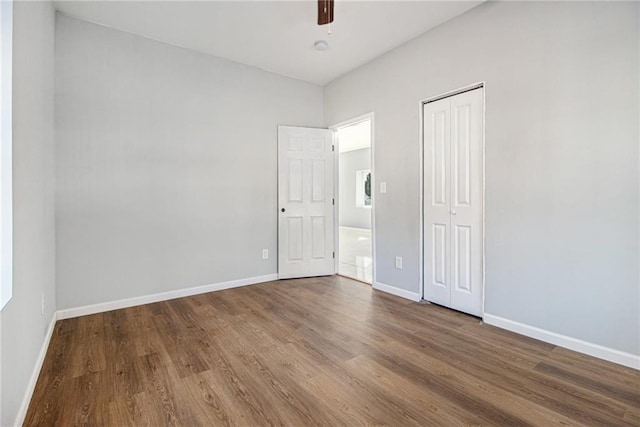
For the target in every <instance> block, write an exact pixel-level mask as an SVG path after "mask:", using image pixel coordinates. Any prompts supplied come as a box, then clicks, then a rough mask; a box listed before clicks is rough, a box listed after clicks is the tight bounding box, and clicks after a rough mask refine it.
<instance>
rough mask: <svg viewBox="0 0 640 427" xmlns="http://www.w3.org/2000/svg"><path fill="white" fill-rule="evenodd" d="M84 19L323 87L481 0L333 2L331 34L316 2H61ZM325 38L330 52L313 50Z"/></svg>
mask: <svg viewBox="0 0 640 427" xmlns="http://www.w3.org/2000/svg"><path fill="white" fill-rule="evenodd" d="M54 3H55V6H56V9H57V10H59V11H61V12H64V13H67V14H69V15H72V16H75V17H78V18H81V19H85V20H87V21H91V22H95V23H99V24H103V25H107V26H109V27H113V28H116V29H119V30H123V31H128V32H131V33H134V34H138V35H141V36H144V37H148V38H151V39H154V40H158V41H162V42H165V43H171V44H174V45H178V46H182V47H185V48H189V49H194V50H197V51H200V52H205V53H210V54H212V55H216V56H219V57H222V58H226V59H230V60H232V61H237V62H240V63H243V64H247V65H252V66H255V67H258V68H262V69H264V70H268V71H272V72H275V73H278V74H283V75H286V76H290V77H295V78H297V79H300V80H305V81H308V82H312V83H316V84H319V85H324V84H326V83H328V82H330V81H331V80H333V79H335V78H337V77H339V76H340V75H342V74H345V73H347V72H348V71H350V70H353V69H354V68H357V67H358V66H360V65H362V64H365V63H367V62H369V61H370V60H372V59H374V58H375V57H377V56H379V55H381V54H383V53H385V52H387V51H389V50H391V49H393V48H395V47H397V46H399V45H401V44H403V43H404V42H406V41H408V40H410V39H412V38H414V37H416V36H418V35H420V34H422V33H424V32H425V31H428V30H430V29H431V28H434V27H435V26H437V25H439V24H441V23H443V22H445V21H447V20H449V19H451V18H453V17H455V16H457V15H460V14H462V13H464V12H466V11H467V10H469V9H471V8H472V7H474V6H476V5H478V4H480V3H481V1H454V0H448V1H342V0H336V2H335V21H334V23H333V24H331V29H332V32H333V34H332V35H330V36H329V35H327V27H326V26H323V27H319V26H318V25H317V24H316V7H317V6H316V0H298V1H279V2H273V1H238V0H236V1H100V0H83V1H56V2H54ZM320 39H324V40H326V41H327V42H328V43H329V49H328V50H326V51H324V52H319V51H316V50H315V49H314V48H313V44H314V42H315V41H316V40H320Z"/></svg>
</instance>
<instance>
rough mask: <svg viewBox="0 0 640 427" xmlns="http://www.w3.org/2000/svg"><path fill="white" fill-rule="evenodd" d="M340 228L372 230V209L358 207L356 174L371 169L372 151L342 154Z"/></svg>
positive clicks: (355, 151) (340, 166) (361, 150)
mask: <svg viewBox="0 0 640 427" xmlns="http://www.w3.org/2000/svg"><path fill="white" fill-rule="evenodd" d="M339 169H340V171H339V174H340V175H339V176H340V205H339V207H340V215H339V217H340V226H341V227H354V228H367V229H370V228H371V208H370V207H369V208H364V207H359V206H356V185H357V183H356V172H357V171H359V170H365V169H371V149H370V148H362V149H360V150H353V151H347V152H346V153H340V160H339Z"/></svg>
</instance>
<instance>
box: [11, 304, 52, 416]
mask: <svg viewBox="0 0 640 427" xmlns="http://www.w3.org/2000/svg"><path fill="white" fill-rule="evenodd" d="M57 320H58V312H55V313H53V316H51V322H49V328H48V329H47V333H46V335H45V337H44V341H43V342H42V347H41V348H40V353H39V354H38V358H37V359H36V364H35V366H34V367H33V372H32V373H31V378H30V379H29V384H27V390H26V391H25V393H24V397H23V398H22V403H21V404H20V409H19V410H18V414H17V415H16V421H15V423H14V424H13V425H15V426H21V425H22V424H23V423H24V419H25V417H26V416H27V409H29V403H31V397H32V396H33V391H34V390H35V389H36V383H37V382H38V377H39V376H40V370H41V369H42V365H43V363H44V358H45V356H46V355H47V350H48V349H49V343H50V342H51V337H52V336H53V331H55V329H56V321H57Z"/></svg>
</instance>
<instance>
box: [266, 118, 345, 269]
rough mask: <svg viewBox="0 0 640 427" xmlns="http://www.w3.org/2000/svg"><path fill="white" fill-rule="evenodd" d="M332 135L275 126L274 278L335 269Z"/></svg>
mask: <svg viewBox="0 0 640 427" xmlns="http://www.w3.org/2000/svg"><path fill="white" fill-rule="evenodd" d="M333 156H334V153H333V133H332V132H331V131H330V130H328V129H311V128H298V127H290V126H279V127H278V205H279V206H278V277H280V278H281V279H284V278H292V277H310V276H322V275H329V274H333V273H334V272H335V262H334V258H333V253H334V239H333V236H334V234H333V228H334V211H333V165H334V157H333Z"/></svg>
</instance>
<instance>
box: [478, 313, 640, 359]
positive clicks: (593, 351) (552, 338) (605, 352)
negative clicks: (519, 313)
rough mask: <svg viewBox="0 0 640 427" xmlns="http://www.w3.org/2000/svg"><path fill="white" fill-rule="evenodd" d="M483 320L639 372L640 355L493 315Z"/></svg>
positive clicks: (484, 317)
mask: <svg viewBox="0 0 640 427" xmlns="http://www.w3.org/2000/svg"><path fill="white" fill-rule="evenodd" d="M483 320H484V322H485V323H486V324H488V325H493V326H497V327H498V328H502V329H506V330H508V331H511V332H515V333H517V334H521V335H525V336H527V337H531V338H535V339H538V340H540V341H544V342H547V343H550V344H555V345H557V346H560V347H564V348H568V349H569V350H573V351H577V352H579V353H584V354H588V355H589V356H593V357H597V358H599V359H604V360H607V361H609V362H613V363H617V364H619V365H624V366H627V367H629V368H633V369H639V370H640V355H635V354H631V353H625V352H623V351H620V350H615V349H613V348H609V347H604V346H601V345H598V344H593V343H590V342H587V341H582V340H579V339H577V338H572V337H569V336H566V335H562V334H558V333H555V332H551V331H547V330H545V329H540V328H536V327H535V326H529V325H526V324H524V323H519V322H515V321H513V320H509V319H505V318H503V317H500V316H495V315H493V314H488V313H485V314H484V316H483Z"/></svg>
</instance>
